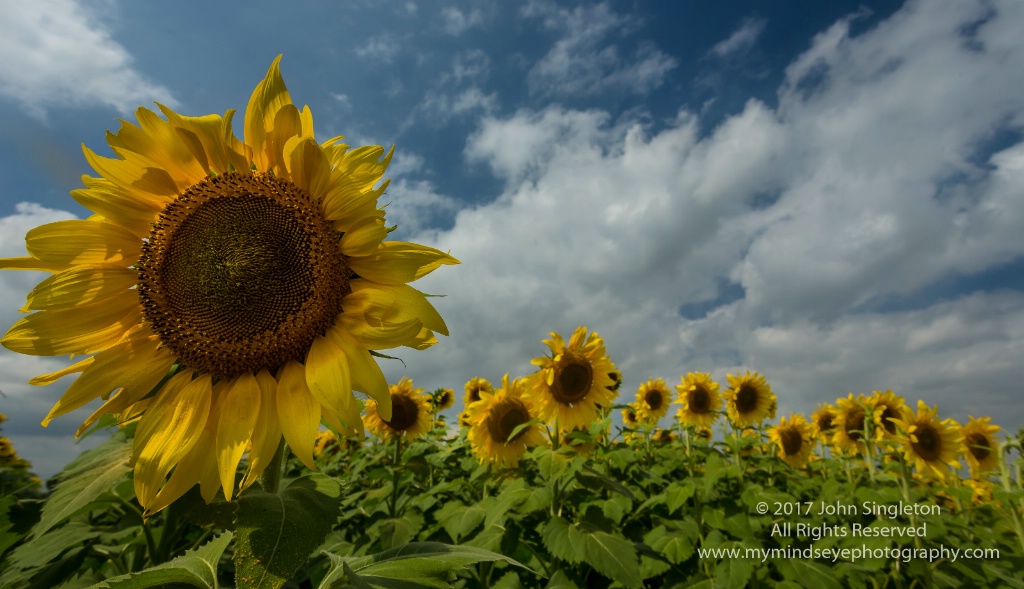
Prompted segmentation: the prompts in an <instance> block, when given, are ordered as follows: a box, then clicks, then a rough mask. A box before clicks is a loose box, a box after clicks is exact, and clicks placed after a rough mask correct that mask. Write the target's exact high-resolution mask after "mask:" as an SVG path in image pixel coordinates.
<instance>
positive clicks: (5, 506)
mask: <svg viewBox="0 0 1024 589" xmlns="http://www.w3.org/2000/svg"><path fill="white" fill-rule="evenodd" d="M14 503H15V499H14V495H7V496H5V497H0V556H2V555H3V553H4V552H7V549H8V548H10V547H11V546H13V545H14V544H15V543H17V541H18V540H20V539H21V535H20V534H17V533H15V532H14V531H12V530H11V528H13V527H14V524H12V523H11V518H10V516H9V515H7V512H8V511H9V510H10V509H11V506H12V505H14Z"/></svg>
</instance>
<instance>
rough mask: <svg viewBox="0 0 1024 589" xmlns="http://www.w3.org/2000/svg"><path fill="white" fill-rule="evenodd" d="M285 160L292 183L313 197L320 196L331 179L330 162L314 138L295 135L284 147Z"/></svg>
mask: <svg viewBox="0 0 1024 589" xmlns="http://www.w3.org/2000/svg"><path fill="white" fill-rule="evenodd" d="M284 157H285V162H286V163H287V164H288V174H289V175H290V176H291V179H292V183H293V184H295V185H296V186H298V187H299V188H301V189H303V190H305V191H306V192H308V193H309V194H310V196H312V197H313V198H314V199H316V198H319V197H321V196H322V195H323V194H324V193H325V192H326V191H327V186H328V183H329V182H330V179H331V169H330V164H329V163H328V162H327V157H326V156H325V155H324V152H323V150H322V149H320V146H319V145H317V143H316V141H315V140H314V139H311V138H308V137H299V136H295V137H292V138H291V139H289V140H288V142H287V143H286V144H285V147H284Z"/></svg>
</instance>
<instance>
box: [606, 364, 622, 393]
mask: <svg viewBox="0 0 1024 589" xmlns="http://www.w3.org/2000/svg"><path fill="white" fill-rule="evenodd" d="M608 378H610V379H612V386H610V387H608V388H610V389H611V390H613V391H618V390H619V387H620V386H622V372H620V371H619V369H618V368H613V369H612V371H611V372H609V373H608Z"/></svg>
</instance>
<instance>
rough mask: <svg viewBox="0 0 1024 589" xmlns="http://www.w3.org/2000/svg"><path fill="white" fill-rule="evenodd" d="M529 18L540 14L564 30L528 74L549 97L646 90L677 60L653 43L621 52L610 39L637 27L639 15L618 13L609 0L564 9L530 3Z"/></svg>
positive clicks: (550, 24) (546, 22)
mask: <svg viewBox="0 0 1024 589" xmlns="http://www.w3.org/2000/svg"><path fill="white" fill-rule="evenodd" d="M523 14H524V16H526V17H528V18H534V17H541V18H543V23H544V26H545V28H548V29H552V30H557V31H560V32H562V33H563V37H562V38H561V39H559V40H558V41H556V42H555V44H554V46H553V47H552V48H551V50H550V51H548V53H547V54H546V55H545V56H544V57H543V58H541V60H540V61H538V62H537V63H536V64H535V65H534V66H533V68H532V69H531V70H530V72H529V74H528V83H529V85H530V90H531V91H532V92H535V93H539V94H549V95H592V94H599V93H601V92H607V91H610V90H617V91H627V92H633V93H637V94H644V93H646V92H648V91H650V90H651V89H653V88H657V87H658V86H661V84H662V83H663V82H664V79H665V76H666V75H667V74H668V72H669V71H670V70H672V69H673V68H675V67H676V65H677V62H676V60H675V59H673V58H672V57H670V56H668V55H666V54H665V53H663V52H662V51H661V50H659V49H658V48H656V47H655V46H654V45H652V44H650V43H641V44H640V46H639V47H638V49H637V50H636V51H635V53H634V54H633V55H622V54H621V51H620V49H619V46H618V45H617V44H616V43H614V42H612V39H614V37H615V36H626V35H628V34H630V33H632V32H634V31H635V30H636V28H637V27H638V26H639V23H638V22H637V20H636V19H634V18H632V17H629V16H624V15H620V14H617V13H615V12H613V11H612V10H611V8H609V7H608V4H607V3H601V4H597V5H593V6H584V5H581V6H577V7H576V8H575V9H573V10H568V9H563V8H559V7H557V6H555V5H554V4H552V3H549V2H542V1H534V2H530V3H529V4H528V5H527V6H526V8H525V9H524V10H523Z"/></svg>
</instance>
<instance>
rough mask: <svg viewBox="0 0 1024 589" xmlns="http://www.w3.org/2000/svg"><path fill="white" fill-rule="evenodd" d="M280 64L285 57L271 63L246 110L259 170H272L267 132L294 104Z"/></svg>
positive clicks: (248, 137)
mask: <svg viewBox="0 0 1024 589" xmlns="http://www.w3.org/2000/svg"><path fill="white" fill-rule="evenodd" d="M280 63H281V56H280V55H278V56H277V57H276V58H275V59H274V63H272V64H270V69H269V70H267V75H266V77H264V78H263V81H262V82H260V83H259V84H258V85H257V86H256V89H255V90H253V93H252V96H250V97H249V105H248V106H247V107H246V109H245V127H244V132H245V143H246V144H247V145H249V146H250V147H252V160H253V163H255V164H256V168H257V169H259V170H270V169H271V163H272V162H271V161H270V158H268V157H267V151H268V150H267V133H268V132H269V131H270V130H271V129H272V128H273V125H274V121H275V118H276V117H277V112H278V111H279V110H281V108H282V107H284V106H285V105H286V104H291V103H292V99H291V96H289V95H288V89H287V88H285V86H284V80H283V79H282V78H281V69H280Z"/></svg>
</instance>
